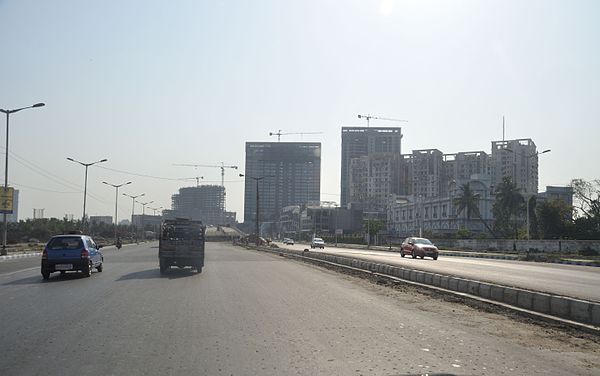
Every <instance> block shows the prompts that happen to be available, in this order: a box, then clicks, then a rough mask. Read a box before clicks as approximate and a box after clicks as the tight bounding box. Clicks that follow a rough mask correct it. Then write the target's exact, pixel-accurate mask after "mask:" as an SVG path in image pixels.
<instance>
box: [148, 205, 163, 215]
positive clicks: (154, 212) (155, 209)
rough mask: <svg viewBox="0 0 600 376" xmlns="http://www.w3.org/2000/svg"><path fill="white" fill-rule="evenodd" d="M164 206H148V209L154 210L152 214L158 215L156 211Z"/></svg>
mask: <svg viewBox="0 0 600 376" xmlns="http://www.w3.org/2000/svg"><path fill="white" fill-rule="evenodd" d="M162 208H163V207H162V206H159V207H158V208H151V207H149V206H148V209H150V210H152V215H153V216H156V211H157V210H160V209H162Z"/></svg>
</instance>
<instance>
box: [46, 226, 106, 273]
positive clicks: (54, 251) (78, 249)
mask: <svg viewBox="0 0 600 376" xmlns="http://www.w3.org/2000/svg"><path fill="white" fill-rule="evenodd" d="M100 248H102V246H98V245H96V243H95V242H94V240H93V239H92V238H91V237H89V236H87V235H57V236H54V237H52V239H50V241H49V242H48V244H46V246H45V247H44V251H43V252H42V277H44V279H48V278H50V273H54V272H60V274H65V273H66V272H67V271H81V272H82V273H83V274H84V275H85V276H86V277H89V276H91V275H92V269H94V268H95V269H96V270H98V271H99V272H102V262H103V261H104V256H103V255H102V252H100Z"/></svg>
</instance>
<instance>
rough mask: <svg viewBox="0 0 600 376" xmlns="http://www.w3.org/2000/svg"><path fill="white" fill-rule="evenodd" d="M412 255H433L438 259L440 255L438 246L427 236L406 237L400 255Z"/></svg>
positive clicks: (432, 256) (413, 256)
mask: <svg viewBox="0 0 600 376" xmlns="http://www.w3.org/2000/svg"><path fill="white" fill-rule="evenodd" d="M405 255H411V256H412V258H417V256H418V257H420V258H421V259H423V258H425V256H427V257H431V258H433V259H434V260H437V258H438V255H439V250H438V248H437V247H436V246H435V245H434V244H433V243H432V242H431V241H430V240H429V239H425V238H414V237H412V238H406V239H404V241H403V242H402V245H401V246H400V256H402V257H404V256H405Z"/></svg>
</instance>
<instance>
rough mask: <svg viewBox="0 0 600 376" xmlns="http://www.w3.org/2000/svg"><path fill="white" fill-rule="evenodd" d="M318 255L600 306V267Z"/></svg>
mask: <svg viewBox="0 0 600 376" xmlns="http://www.w3.org/2000/svg"><path fill="white" fill-rule="evenodd" d="M277 245H278V246H280V247H289V248H293V249H296V250H302V249H306V248H308V249H310V246H307V245H305V244H296V245H294V246H288V245H283V244H281V243H277ZM315 251H324V252H327V253H331V254H336V255H339V256H347V257H354V258H361V259H365V260H369V261H375V262H381V263H386V264H391V265H398V266H403V267H407V268H413V269H419V270H424V271H428V272H434V273H439V274H444V275H451V276H457V277H462V278H468V279H474V280H478V281H483V282H490V283H497V284H501V285H505V286H512V287H519V288H524V289H528V290H534V291H541V292H546V293H550V294H555V295H564V296H570V297H575V298H579V299H586V300H591V301H596V302H600V288H598V286H600V267H594V266H578V265H563V264H551V263H542V262H525V261H511V260H494V259H483V258H482V259H479V258H470V257H455V256H450V257H444V256H443V255H440V257H439V258H438V259H437V260H435V261H434V260H432V259H431V258H425V259H423V260H421V259H420V258H417V259H413V258H411V257H410V256H406V257H404V258H402V257H401V256H400V254H399V253H396V252H386V251H375V250H366V249H365V250H360V249H350V248H336V247H334V246H326V248H325V249H324V250H321V249H316V250H315Z"/></svg>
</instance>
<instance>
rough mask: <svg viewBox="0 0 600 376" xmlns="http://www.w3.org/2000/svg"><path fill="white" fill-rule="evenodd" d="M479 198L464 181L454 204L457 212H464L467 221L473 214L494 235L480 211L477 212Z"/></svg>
mask: <svg viewBox="0 0 600 376" xmlns="http://www.w3.org/2000/svg"><path fill="white" fill-rule="evenodd" d="M479 199H480V196H479V194H478V193H475V192H473V190H472V189H471V186H470V185H469V183H465V184H463V185H461V187H460V193H459V195H458V197H457V198H455V199H454V202H453V204H454V206H456V207H457V213H458V214H459V215H460V213H463V212H464V213H465V216H466V219H467V222H468V221H470V220H471V216H473V215H475V216H476V217H477V218H478V219H479V220H480V221H481V222H483V224H484V225H485V228H486V229H487V230H488V231H489V232H490V234H492V236H495V234H494V232H493V231H492V229H491V228H490V226H489V225H488V224H487V222H486V221H484V220H483V218H482V217H481V213H480V212H479Z"/></svg>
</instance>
